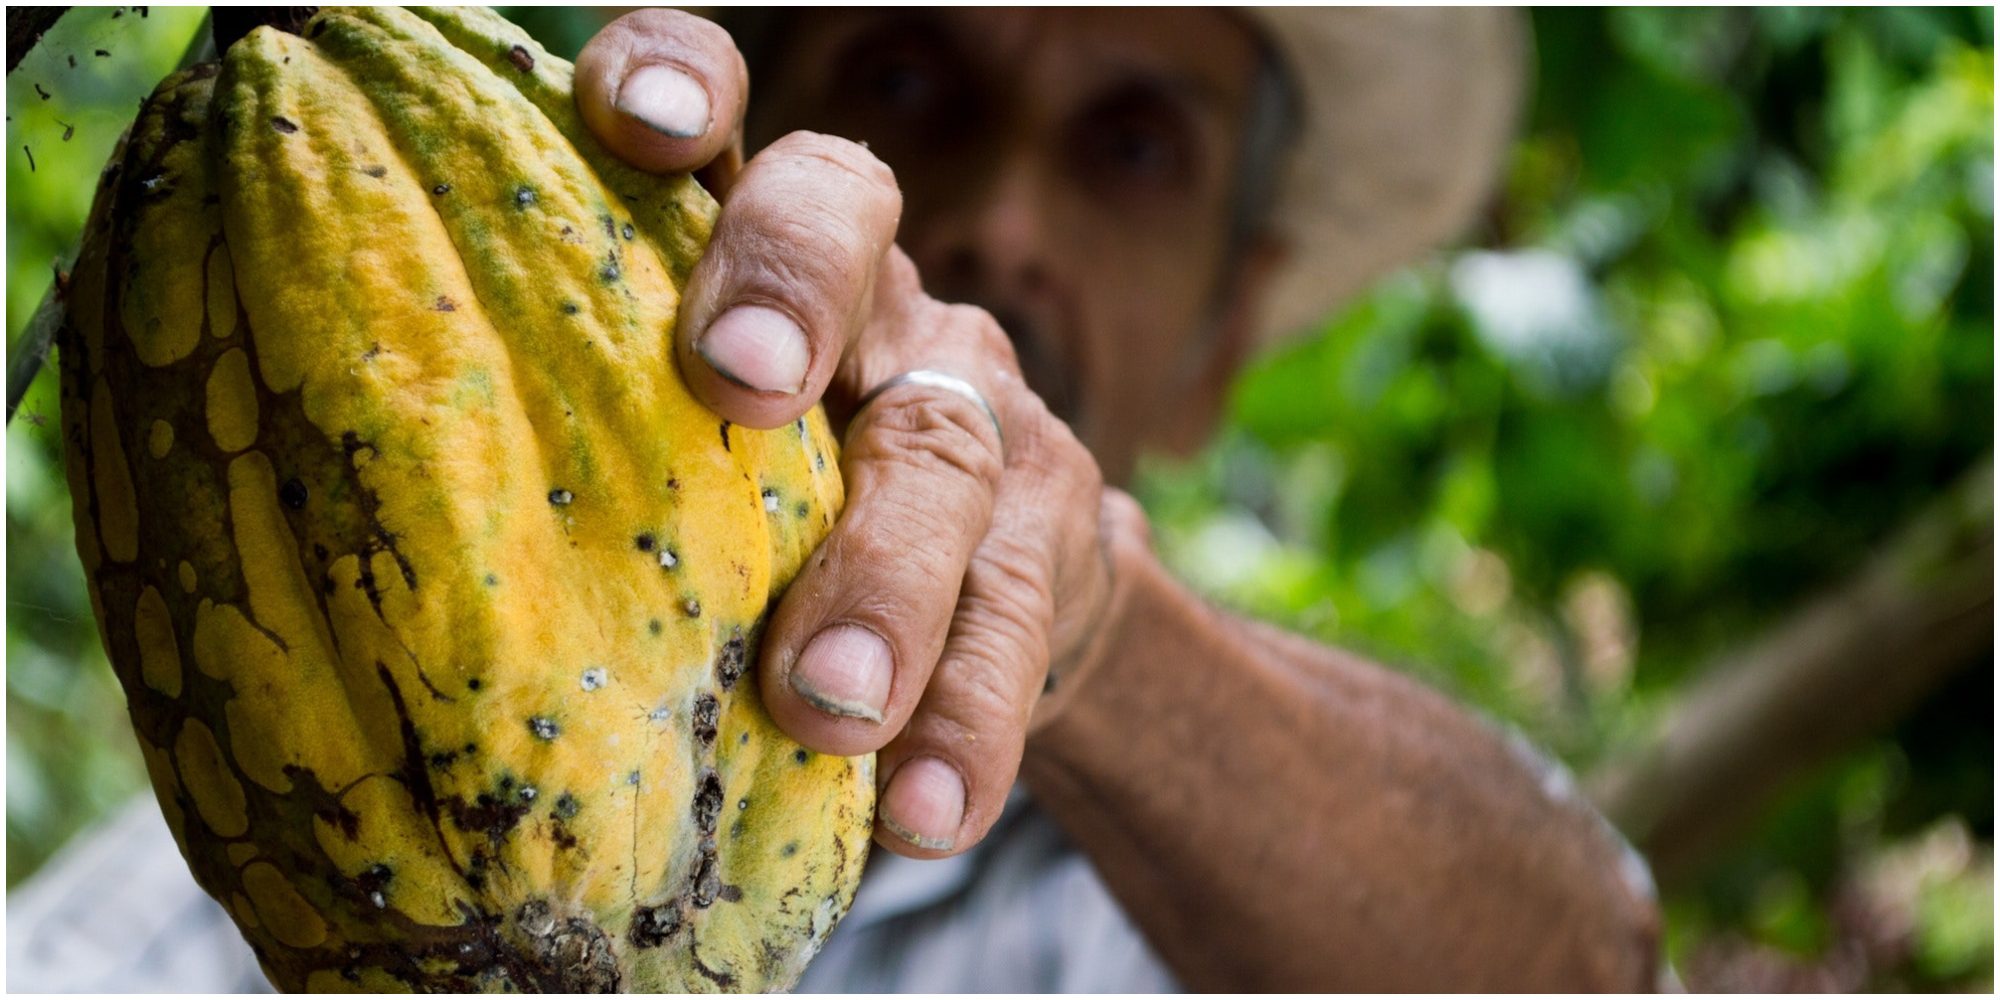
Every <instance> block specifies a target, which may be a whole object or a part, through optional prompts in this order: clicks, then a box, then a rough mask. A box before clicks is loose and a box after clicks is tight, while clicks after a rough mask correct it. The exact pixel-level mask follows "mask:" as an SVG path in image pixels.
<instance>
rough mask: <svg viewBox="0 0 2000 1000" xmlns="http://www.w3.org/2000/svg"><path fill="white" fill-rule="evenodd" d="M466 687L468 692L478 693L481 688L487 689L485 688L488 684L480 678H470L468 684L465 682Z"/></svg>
mask: <svg viewBox="0 0 2000 1000" xmlns="http://www.w3.org/2000/svg"><path fill="white" fill-rule="evenodd" d="M465 686H466V688H467V689H468V690H472V691H477V690H479V689H480V688H482V687H485V686H486V682H485V681H482V680H480V679H479V678H477V677H472V678H468V679H467V680H466V682H465Z"/></svg>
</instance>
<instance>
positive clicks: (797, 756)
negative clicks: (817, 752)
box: [792, 747, 812, 764]
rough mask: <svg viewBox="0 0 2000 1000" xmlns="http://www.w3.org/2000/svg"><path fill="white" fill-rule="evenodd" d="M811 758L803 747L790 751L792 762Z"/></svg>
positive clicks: (799, 762) (800, 762) (803, 761)
mask: <svg viewBox="0 0 2000 1000" xmlns="http://www.w3.org/2000/svg"><path fill="white" fill-rule="evenodd" d="M811 759H812V754H810V753H808V752H806V750H805V748H803V747H801V748H799V749H797V750H794V751H792V761H793V762H794V763H798V764H803V763H805V762H806V761H809V760H811Z"/></svg>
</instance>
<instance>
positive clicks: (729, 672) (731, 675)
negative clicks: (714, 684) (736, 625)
mask: <svg viewBox="0 0 2000 1000" xmlns="http://www.w3.org/2000/svg"><path fill="white" fill-rule="evenodd" d="M743 657H744V650H743V634H742V632H740V631H739V632H738V633H737V634H736V635H734V636H731V637H730V639H729V641H728V642H725V643H723V644H722V651H721V652H720V653H718V654H716V657H715V678H716V680H718V681H720V682H721V683H722V689H723V690H724V691H727V690H729V689H730V688H732V687H735V686H736V679H737V678H739V677H741V676H743Z"/></svg>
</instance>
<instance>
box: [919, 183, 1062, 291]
mask: <svg viewBox="0 0 2000 1000" xmlns="http://www.w3.org/2000/svg"><path fill="white" fill-rule="evenodd" d="M967 180H968V181H969V183H963V184H959V185H952V186H950V187H949V188H947V189H946V190H945V191H944V192H941V197H939V199H938V203H937V204H935V205H934V206H933V210H932V211H931V212H930V213H927V214H928V215H929V216H930V217H929V218H926V219H922V220H920V225H921V230H920V231H918V232H914V233H912V234H911V235H912V236H913V237H914V239H913V240H912V241H911V242H910V243H909V244H906V246H905V249H907V250H908V251H909V252H910V254H911V257H912V259H914V260H915V262H916V264H917V267H918V270H919V271H920V273H922V274H923V275H924V282H925V284H926V285H928V286H930V289H931V292H932V293H933V294H935V295H938V296H939V297H940V298H946V299H963V300H975V301H977V300H995V301H1002V302H1004V301H1010V300H1011V301H1016V302H1018V301H1021V300H1023V299H1031V298H1033V297H1035V296H1036V295H1037V294H1038V293H1040V292H1041V291H1042V290H1043V285H1044V284H1045V283H1046V282H1047V280H1048V274H1049V261H1048V249H1049V248H1048V244H1047V239H1048V224H1049V221H1050V219H1049V215H1048V210H1049V208H1050V207H1051V206H1050V205H1049V204H1048V203H1047V201H1046V196H1047V187H1046V185H1045V184H1044V183H1043V180H1042V178H1041V176H1040V171H1039V170H1038V169H1037V168H1036V166H1035V165H1034V164H1033V163H1032V162H1029V159H1028V157H1025V156H1015V157H1010V158H1007V159H1002V160H997V161H995V162H993V163H992V165H991V166H990V167H989V168H988V169H986V170H984V171H981V172H980V174H979V176H976V177H974V178H968V179H967ZM912 221H919V220H912Z"/></svg>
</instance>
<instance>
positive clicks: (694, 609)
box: [681, 597, 701, 618]
mask: <svg viewBox="0 0 2000 1000" xmlns="http://www.w3.org/2000/svg"><path fill="white" fill-rule="evenodd" d="M681 610H682V611H685V612H687V616H688V617H689V618H700V617H701V602H700V601H697V600H695V599H694V598H692V597H690V598H688V599H686V600H684V601H682V602H681Z"/></svg>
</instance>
